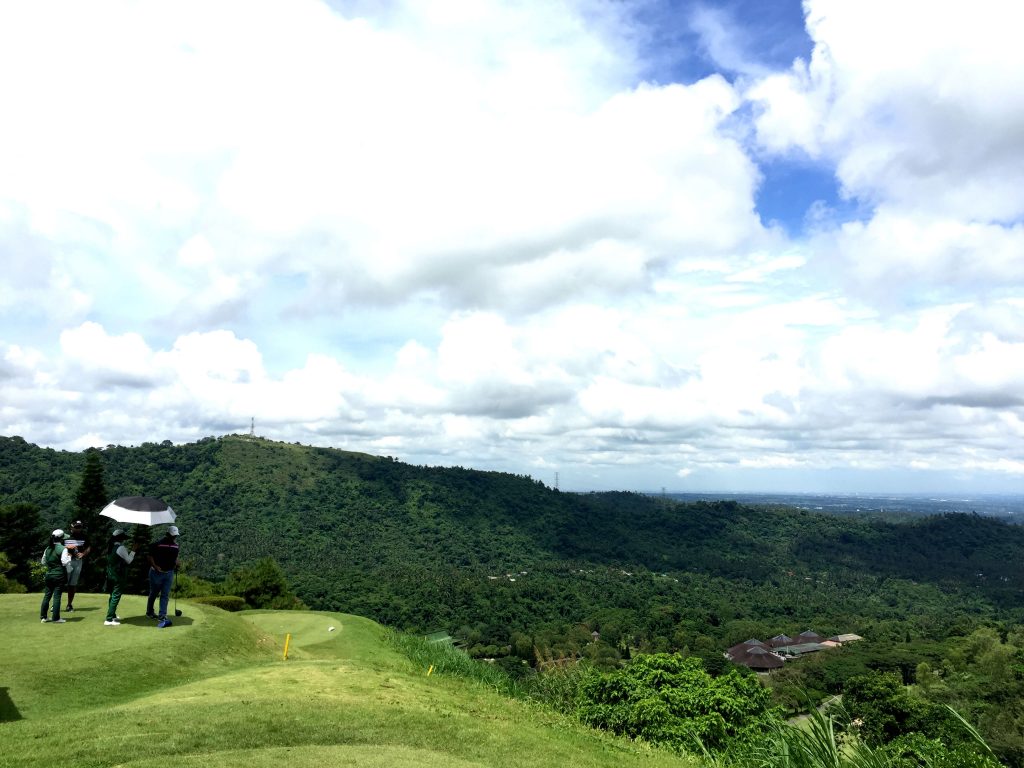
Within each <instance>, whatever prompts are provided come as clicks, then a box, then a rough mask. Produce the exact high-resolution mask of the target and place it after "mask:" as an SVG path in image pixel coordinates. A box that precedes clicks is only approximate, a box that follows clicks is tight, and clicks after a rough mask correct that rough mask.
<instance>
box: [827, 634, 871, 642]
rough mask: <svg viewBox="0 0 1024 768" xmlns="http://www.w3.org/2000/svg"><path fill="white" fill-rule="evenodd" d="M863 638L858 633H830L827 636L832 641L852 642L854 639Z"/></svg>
mask: <svg viewBox="0 0 1024 768" xmlns="http://www.w3.org/2000/svg"><path fill="white" fill-rule="evenodd" d="M863 639H864V638H863V637H861V636H860V635H849V634H848V635H832V637H830V638H829V640H831V641H832V642H833V643H852V642H854V641H856V640H863Z"/></svg>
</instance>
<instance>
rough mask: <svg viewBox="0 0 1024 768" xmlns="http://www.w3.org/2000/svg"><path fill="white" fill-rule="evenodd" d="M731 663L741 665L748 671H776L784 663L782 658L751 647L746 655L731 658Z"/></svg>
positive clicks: (762, 649)
mask: <svg viewBox="0 0 1024 768" xmlns="http://www.w3.org/2000/svg"><path fill="white" fill-rule="evenodd" d="M732 662H733V664H742V665H743V666H744V667H749V668H750V669H778V668H779V667H781V666H783V665H784V664H785V663H786V662H784V661H783V660H782V657H780V656H777V655H776V654H774V653H772V652H771V651H768V650H766V649H764V648H758V647H757V646H754V647H752V648H751V649H750V650H749V651H747V652H746V653H741V654H739V655H738V656H735V657H733V659H732Z"/></svg>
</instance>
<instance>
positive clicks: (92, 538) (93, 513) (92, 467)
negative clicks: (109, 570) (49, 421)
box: [74, 448, 112, 592]
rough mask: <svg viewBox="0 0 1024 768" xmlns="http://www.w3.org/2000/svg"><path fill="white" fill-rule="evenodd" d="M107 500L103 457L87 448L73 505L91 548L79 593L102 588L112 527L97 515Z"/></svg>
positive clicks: (76, 517) (104, 518)
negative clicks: (105, 556) (104, 559)
mask: <svg viewBox="0 0 1024 768" xmlns="http://www.w3.org/2000/svg"><path fill="white" fill-rule="evenodd" d="M109 500H110V499H109V498H108V497H107V489H106V487H105V486H104V484H103V457H102V455H101V454H100V452H99V451H98V450H97V449H95V448H90V449H88V450H87V451H86V452H85V467H83V469H82V478H81V480H80V481H79V483H78V490H77V491H75V506H74V511H75V512H74V516H75V519H76V520H81V521H82V522H83V523H84V524H85V530H86V533H87V535H88V536H89V543H90V546H91V547H92V554H91V555H90V556H89V557H88V559H87V561H86V566H85V568H84V569H83V570H82V583H81V585H80V586H79V589H82V590H86V591H90V592H99V591H101V590H102V589H103V582H104V579H105V571H106V568H105V567H104V565H103V555H104V551H105V548H106V544H107V539H108V538H109V536H110V533H111V530H112V527H111V524H110V523H111V521H110V520H109V519H108V518H106V517H101V516H100V512H101V511H102V510H103V508H104V507H105V506H106V505H107V502H108V501H109Z"/></svg>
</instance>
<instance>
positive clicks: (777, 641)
mask: <svg viewBox="0 0 1024 768" xmlns="http://www.w3.org/2000/svg"><path fill="white" fill-rule="evenodd" d="M794 642H795V641H794V640H793V638H792V637H790V636H789V635H776V636H775V637H773V638H772V639H771V640H769V641H768V645H769V646H771V647H772V648H781V647H782V646H784V645H792V644H793V643H794Z"/></svg>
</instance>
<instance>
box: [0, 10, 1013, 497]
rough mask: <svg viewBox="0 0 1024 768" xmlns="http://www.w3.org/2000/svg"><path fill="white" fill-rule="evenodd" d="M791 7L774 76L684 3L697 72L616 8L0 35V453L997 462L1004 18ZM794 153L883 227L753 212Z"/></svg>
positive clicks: (210, 17) (69, 19) (345, 15)
mask: <svg viewBox="0 0 1024 768" xmlns="http://www.w3.org/2000/svg"><path fill="white" fill-rule="evenodd" d="M806 10H807V30H808V33H809V34H810V36H811V39H812V41H813V43H814V49H813V54H812V55H811V57H810V58H809V59H808V60H806V61H802V60H801V61H796V62H794V63H793V64H792V66H787V67H786V68H785V69H783V70H782V71H777V72H772V71H770V70H769V65H768V64H766V63H765V62H768V61H775V60H777V59H778V54H777V52H772V55H770V56H768V55H765V56H759V55H758V51H757V50H755V48H754V47H753V46H754V45H755V42H756V40H757V39H758V38H757V36H756V35H754V34H753V30H751V29H744V28H743V27H741V26H740V25H741V24H742V23H743V22H744V20H743V19H741V18H738V17H735V16H731V15H729V14H728V13H726V12H725V11H724V10H721V9H716V8H713V7H709V6H707V5H705V6H704V7H703V9H702V10H699V11H698V12H696V13H695V14H691V15H690V16H689V22H690V25H691V27H690V28H691V31H696V33H698V35H699V37H700V38H701V40H703V44H704V46H705V49H706V53H708V54H709V57H710V59H711V60H713V61H714V62H716V63H717V66H718V67H719V68H720V69H721V70H722V71H721V73H719V74H711V75H709V76H701V77H699V78H693V79H690V80H687V81H686V82H671V81H670V80H668V79H665V78H651V80H650V82H645V81H644V80H643V78H642V73H647V72H649V70H650V62H651V61H652V60H663V59H665V58H666V57H665V55H664V52H663V51H662V52H657V51H645V50H644V49H643V48H642V43H643V41H644V40H645V39H648V38H645V35H644V34H643V33H642V30H641V29H639V27H638V25H639V24H640V22H639V21H637V18H638V16H636V15H635V13H636V9H635V8H633V7H632V6H631V5H630V4H628V3H627V4H621V3H606V2H603V1H601V0H581V2H578V3H563V4H550V3H532V2H527V3H517V4H515V5H508V4H506V3H499V2H486V1H485V0H479V2H472V3H462V4H458V6H449V5H446V4H423V3H404V2H396V3H387V4H371V3H361V2H334V3H330V4H327V3H322V2H315V1H314V0H300V1H299V2H296V3H292V4H289V6H288V8H287V10H285V8H284V6H274V5H267V4H255V5H254V4H251V3H241V2H228V3H222V4H218V5H217V6H216V7H215V8H210V7H208V6H207V5H204V4H200V3H183V4H182V3H179V4H177V5H176V6H175V9H174V11H173V12H172V11H170V10H169V9H168V8H164V7H160V6H148V5H142V6H140V5H137V4H133V3H127V2H126V3H110V4H107V5H104V6H103V7H101V8H95V7H93V8H90V9H88V10H86V9H83V8H81V7H80V6H78V5H75V4H70V3H68V4H64V3H52V4H51V3H43V4H34V5H21V6H17V7H13V6H12V7H11V8H6V9H4V10H3V11H0V15H2V17H3V18H2V22H3V23H0V73H2V74H0V99H2V100H3V101H4V103H5V104H7V105H9V109H8V113H9V114H10V115H13V116H14V117H13V118H12V119H9V120H5V121H4V122H3V124H2V125H0V167H2V168H3V169H4V173H2V174H0V255H2V258H3V260H4V265H5V269H4V270H2V271H0V319H2V321H3V322H2V325H0V433H4V434H21V435H23V436H25V437H26V439H29V440H32V441H34V442H39V443H42V444H45V445H54V446H59V447H68V448H80V447H83V446H84V445H86V444H91V443H97V444H101V445H102V444H106V443H108V442H120V443H137V442H142V441H144V440H158V439H165V438H166V439H172V440H179V441H183V440H190V439H196V438H199V437H203V436H206V435H208V434H219V433H223V432H227V431H237V430H244V429H246V428H247V427H248V424H249V420H250V419H251V418H252V417H255V418H256V419H257V425H258V429H259V431H261V432H262V433H263V434H266V435H268V436H270V437H274V438H278V439H283V440H289V441H292V440H299V441H302V442H311V443H315V444H319V445H333V446H337V447H340V448H352V449H356V450H370V451H375V452H380V453H387V454H393V455H399V456H401V457H402V458H405V459H408V460H411V461H415V462H422V463H439V462H440V463H458V464H462V465H464V466H479V467H481V468H497V469H508V470H511V471H530V470H531V469H532V470H535V471H543V472H550V471H552V470H553V469H557V468H563V476H564V477H567V478H568V477H569V476H571V475H572V474H573V473H574V472H575V473H577V477H579V478H585V480H583V479H581V480H579V481H578V483H579V484H581V485H589V486H590V487H614V486H620V487H621V486H622V485H628V486H632V487H636V486H638V485H646V486H647V487H659V486H661V485H665V484H666V483H667V482H675V483H684V484H699V483H701V482H710V480H708V479H707V478H711V477H717V478H721V477H723V476H725V475H723V474H722V473H723V472H736V473H740V474H742V473H743V472H751V473H759V472H779V473H786V472H795V471H802V470H805V469H807V470H821V471H823V472H825V471H831V470H834V469H836V468H850V467H852V468H862V469H865V470H878V469H886V468H891V467H893V466H897V467H908V468H929V469H931V470H933V471H937V472H939V471H942V472H948V471H949V470H950V469H953V468H961V467H966V468H968V471H969V472H972V473H977V476H978V477H981V476H983V475H984V473H990V475H1004V474H1006V475H1011V476H1013V475H1014V474H1018V475H1019V473H1020V467H1021V466H1024V455H1022V454H1021V453H1020V449H1019V448H1018V447H1017V446H1020V445H1022V443H1021V441H1020V440H1019V437H1020V436H1021V432H1022V419H1024V373H1022V368H1021V366H1020V363H1019V362H1018V361H1020V360H1021V359H1024V357H1022V353H1024V348H1022V345H1024V337H1022V334H1021V330H1020V329H1021V328H1022V327H1024V315H1022V311H1024V310H1022V307H1024V294H1022V292H1021V286H1022V282H1024V274H1022V269H1024V259H1021V258H1020V254H1021V253H1022V252H1024V239H1022V238H1024V235H1022V234H1021V233H1022V229H1021V223H1020V218H1021V217H1022V215H1024V198H1022V196H1021V195H1022V192H1021V190H1022V189H1024V185H1022V184H1021V183H1020V182H1021V179H1022V177H1024V165H1022V163H1024V159H1022V158H1024V150H1022V144H1021V142H1020V141H1019V138H1018V137H1019V136H1020V135H1024V131H1022V130H1021V128H1022V127H1024V126H1022V122H1021V120H1022V115H1024V109H1022V104H1024V101H1022V99H1021V96H1020V94H1021V93H1024V88H1022V87H1021V86H1022V85H1024V83H1022V82H1021V77H1022V75H1021V73H1022V72H1024V66H1022V64H1024V62H1022V61H1020V56H1021V52H1020V47H1019V46H1016V44H1015V43H1014V42H1013V41H1011V40H1010V39H1009V38H1008V37H1007V36H1008V35H1010V34H1013V33H1012V32H1011V31H1009V30H1011V29H1015V26H1014V25H1013V24H1011V23H1009V22H1010V21H1011V20H1010V19H1009V18H1006V16H1007V15H1012V13H1013V11H1011V10H1009V9H1007V8H1006V7H1005V4H999V7H997V6H996V4H994V3H990V2H987V1H986V2H982V3H981V4H980V5H977V7H972V11H971V14H970V18H966V16H967V14H958V13H954V10H955V9H952V8H947V7H945V6H943V7H942V8H937V7H934V6H928V8H927V14H926V16H927V18H928V20H929V24H930V27H929V33H928V34H918V33H917V32H918V25H919V23H920V19H921V18H922V15H921V13H920V11H921V8H920V7H917V6H915V4H913V3H911V4H901V5H900V6H899V7H898V8H894V7H893V6H892V5H891V4H889V5H883V4H881V3H877V2H869V3H867V4H866V5H865V4H860V5H858V6H857V7H856V9H851V8H849V7H847V4H844V3H842V2H839V0H808V2H807V3H806ZM1000 14H1002V16H1001V15H1000ZM961 17H965V18H961ZM54 18H60V19H61V20H62V23H61V24H55V23H54V21H53V20H54ZM240 19H242V20H244V23H242V24H240ZM125 62H131V66H126V65H125ZM14 73H20V74H18V75H17V76H15V74H14ZM737 75H739V76H740V77H739V79H738V80H730V78H732V77H734V76H737ZM793 153H799V154H801V155H802V157H803V158H804V159H803V162H811V163H814V164H816V166H817V167H818V168H819V169H823V172H824V173H832V174H834V175H835V177H836V179H837V180H838V183H839V185H840V186H841V188H842V191H843V194H845V195H846V196H848V197H849V198H850V199H851V200H853V201H856V202H858V203H860V204H862V206H863V207H861V208H860V209H859V210H862V211H864V210H866V211H867V212H868V213H867V215H866V216H857V217H855V216H852V215H850V214H849V213H848V212H844V211H845V209H843V208H842V206H837V207H836V208H835V209H833V210H831V211H829V212H828V215H825V216H813V215H812V216H809V217H808V219H807V221H808V224H807V227H806V228H805V229H804V230H803V231H801V232H797V233H796V234H794V235H793V236H792V237H790V236H787V235H786V234H785V232H783V231H782V230H780V229H774V228H770V227H766V226H765V225H763V224H762V221H761V216H760V215H759V213H758V210H757V207H756V203H757V200H758V192H759V189H760V187H761V186H762V185H764V184H766V183H769V182H768V181H766V176H765V174H764V173H763V172H762V169H761V168H759V165H758V164H759V162H763V160H764V158H765V157H771V158H774V159H776V160H779V161H780V162H785V161H786V159H787V158H788V157H790V156H791V155H792V154H793ZM824 205H825V204H822V206H824ZM822 206H819V207H822ZM750 476H757V477H761V476H763V475H757V474H755V475H750ZM665 478H667V480H666V479H665Z"/></svg>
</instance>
